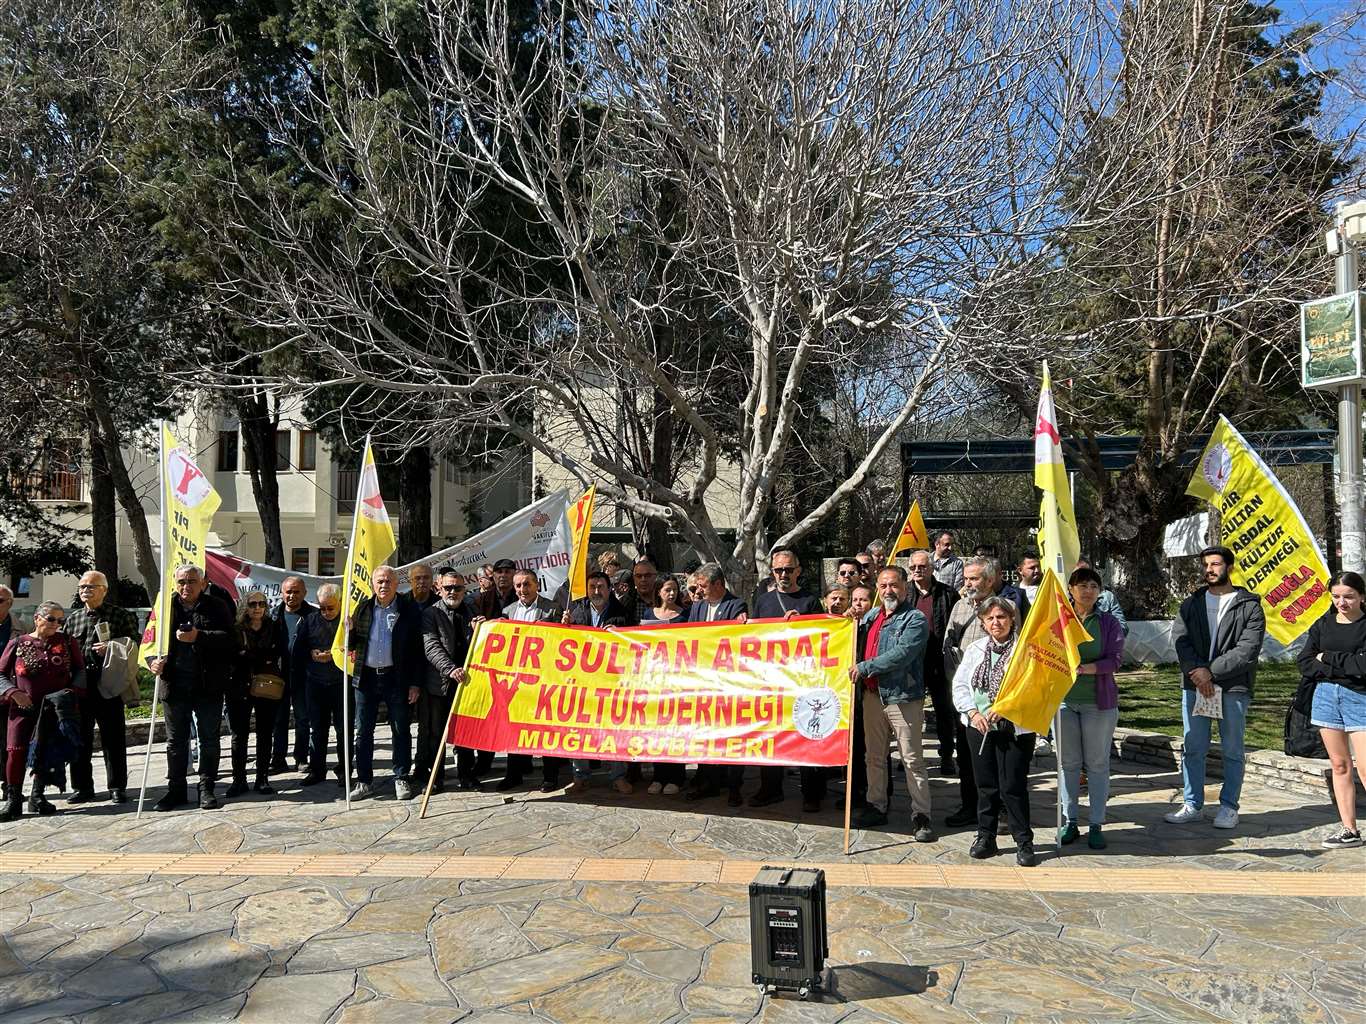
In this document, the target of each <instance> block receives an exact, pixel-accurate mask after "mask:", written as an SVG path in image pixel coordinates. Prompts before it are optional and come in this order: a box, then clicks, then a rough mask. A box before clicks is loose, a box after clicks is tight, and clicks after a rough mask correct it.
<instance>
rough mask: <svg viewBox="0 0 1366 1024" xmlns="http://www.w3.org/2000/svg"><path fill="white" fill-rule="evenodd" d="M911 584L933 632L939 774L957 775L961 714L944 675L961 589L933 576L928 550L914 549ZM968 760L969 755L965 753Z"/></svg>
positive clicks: (931, 679)
mask: <svg viewBox="0 0 1366 1024" xmlns="http://www.w3.org/2000/svg"><path fill="white" fill-rule="evenodd" d="M909 575H910V578H911V585H910V587H909V588H908V589H907V591H906V594H907V597H908V598H909V600H910V603H911V604H912V605H914V606H915V608H916V610H917V611H919V612H920V614H921V615H923V616H925V621H926V622H927V623H928V624H929V628H930V632H929V636H928V637H927V640H926V643H925V690H926V692H927V693H928V694H929V697H930V703H931V705H932V706H933V707H934V731H935V735H936V736H938V738H939V774H940V775H942V776H944V777H945V778H946V779H951V778H954V777H956V776H957V774H958V766H957V765H956V764H955V763H954V759H953V754H954V744H955V740H956V737H957V729H956V727H955V726H956V723H957V722H958V713H957V712H956V711H955V710H954V708H953V699H952V697H951V696H950V694H949V679H948V676H946V675H945V674H944V632H945V631H946V630H947V629H948V626H949V615H950V614H952V612H953V606H954V605H955V604H957V603H958V592H957V591H955V590H954V589H953V588H952V587H950V586H949V585H948V584H947V583H941V582H940V581H939V580H938V579H936V578H935V575H934V556H933V555H931V554H930V553H929V552H928V551H912V552H911V569H910V574H909ZM963 760H965V761H966V760H967V755H966V754H964V755H963Z"/></svg>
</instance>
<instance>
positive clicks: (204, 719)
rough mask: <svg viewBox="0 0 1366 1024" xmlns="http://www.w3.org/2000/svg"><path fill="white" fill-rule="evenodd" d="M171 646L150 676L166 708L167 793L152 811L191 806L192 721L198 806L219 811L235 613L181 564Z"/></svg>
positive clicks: (154, 662) (191, 568)
mask: <svg viewBox="0 0 1366 1024" xmlns="http://www.w3.org/2000/svg"><path fill="white" fill-rule="evenodd" d="M175 590H176V592H175V594H174V596H173V597H172V598H171V616H170V619H171V621H170V622H168V623H165V624H162V623H158V624H157V626H158V628H159V629H167V630H169V631H170V632H169V637H170V647H169V650H168V653H167V654H166V656H165V657H164V658H154V659H152V666H151V668H152V674H153V675H154V676H156V677H157V685H158V686H159V687H161V692H162V693H163V694H164V695H165V696H164V707H165V709H166V794H165V795H164V796H163V797H162V798H161V799H160V800H158V801H157V802H156V805H155V806H154V808H153V809H154V810H158V811H170V810H174V809H175V808H177V807H180V806H181V805H182V804H184V803H186V802H187V799H188V794H187V792H186V783H185V776H186V773H187V771H188V770H189V763H190V716H191V715H193V716H194V721H195V726H196V728H197V729H198V732H199V806H200V807H202V808H203V809H204V810H212V809H213V808H215V807H217V806H218V798H217V797H216V796H215V795H214V791H213V787H214V783H215V782H217V780H218V757H219V734H220V731H221V729H222V724H223V696H224V692H225V690H226V689H227V686H228V683H229V680H230V677H231V674H232V666H233V653H234V651H235V650H236V647H237V645H236V637H235V636H234V629H235V627H234V625H233V613H232V609H231V608H230V607H228V606H227V605H226V604H224V603H223V602H222V601H219V600H218V599H217V598H213V597H210V596H209V595H208V594H206V593H205V592H204V571H203V570H202V569H200V568H198V567H196V566H193V565H182V566H181V567H180V568H179V569H177V570H176V571H175Z"/></svg>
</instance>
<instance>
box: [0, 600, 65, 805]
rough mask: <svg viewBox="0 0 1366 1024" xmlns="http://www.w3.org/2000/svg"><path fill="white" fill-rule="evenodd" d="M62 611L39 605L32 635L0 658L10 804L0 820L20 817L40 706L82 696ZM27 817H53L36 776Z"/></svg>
mask: <svg viewBox="0 0 1366 1024" xmlns="http://www.w3.org/2000/svg"><path fill="white" fill-rule="evenodd" d="M65 622H66V612H65V611H63V610H62V606H61V605H59V604H58V603H57V602H56V601H44V602H43V603H42V604H40V605H39V606H38V610H37V611H36V612H35V613H34V616H33V631H32V632H30V633H24V634H23V635H21V636H16V637H14V638H13V639H12V640H10V642H9V643H8V644H7V645H6V646H5V650H4V652H3V653H0V701H3V702H4V704H5V705H6V707H7V709H8V720H9V721H8V725H7V728H6V730H5V749H6V756H5V781H6V782H8V783H9V800H8V801H6V803H5V806H4V809H3V811H0V821H14V820H16V819H17V818H20V817H22V811H21V806H22V801H23V799H24V764H25V761H26V759H27V756H28V746H29V741H30V740H31V739H32V738H33V731H34V728H35V727H36V726H37V724H38V716H39V714H40V713H41V711H42V706H43V701H44V700H45V699H47V698H48V697H49V696H51V695H52V694H54V693H60V692H61V691H63V690H74V691H75V692H76V694H77V696H78V697H79V696H83V695H84V694H85V661H84V660H83V659H82V658H81V648H80V645H79V644H77V643H76V641H75V640H74V639H72V638H71V637H69V636H67V635H66V634H65V633H64V632H62V626H63V624H64V623H65ZM28 812H29V814H56V813H57V808H56V807H54V806H52V804H50V803H48V801H46V800H44V799H43V778H42V776H41V774H38V773H35V775H34V781H33V793H32V795H31V796H30V797H29V801H28Z"/></svg>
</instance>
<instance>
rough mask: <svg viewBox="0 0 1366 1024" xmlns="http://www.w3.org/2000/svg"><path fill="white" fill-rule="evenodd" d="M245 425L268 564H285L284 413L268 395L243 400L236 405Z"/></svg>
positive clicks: (248, 466) (261, 393)
mask: <svg viewBox="0 0 1366 1024" xmlns="http://www.w3.org/2000/svg"><path fill="white" fill-rule="evenodd" d="M235 404H236V406H237V418H238V419H239V420H241V422H242V440H243V441H244V442H245V444H246V446H247V472H248V473H249V474H250V476H251V494H252V497H253V498H254V499H255V500H256V514H257V515H258V516H260V518H261V533H262V534H263V535H264V536H265V540H266V556H265V557H266V561H267V562H268V563H269V564H270V565H279V566H284V565H285V540H284V535H283V533H282V532H281V530H280V474H279V470H278V469H277V468H276V465H275V434H276V432H277V431H278V430H279V429H280V414H279V411H278V410H276V409H272V408H271V407H270V399H269V397H268V396H267V395H266V393H265V392H258V393H256V394H253V395H249V396H246V397H243V398H240V399H238V400H237V402H236V403H235Z"/></svg>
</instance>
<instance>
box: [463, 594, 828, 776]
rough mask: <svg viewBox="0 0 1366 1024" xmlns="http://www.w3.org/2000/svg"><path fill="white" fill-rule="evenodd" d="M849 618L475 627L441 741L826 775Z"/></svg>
mask: <svg viewBox="0 0 1366 1024" xmlns="http://www.w3.org/2000/svg"><path fill="white" fill-rule="evenodd" d="M853 661H854V622H853V620H852V619H844V618H836V617H834V616H828V615H809V616H803V617H799V618H795V619H792V620H789V621H785V622H779V621H768V622H752V623H748V624H734V623H727V624H711V625H678V626H655V627H652V628H644V629H619V630H602V629H592V628H590V627H584V626H561V625H553V624H550V623H526V622H513V621H510V620H507V619H498V620H495V621H492V622H487V623H485V624H484V625H483V626H482V627H481V628H480V630H479V633H478V635H477V636H476V638H475V643H474V650H473V652H472V654H471V657H470V662H469V677H468V679H467V681H466V682H465V683H463V684H462V685H461V688H460V697H459V700H458V703H457V706H456V709H455V715H454V717H452V719H451V722H450V729H449V733H450V742H452V743H454V744H456V745H458V746H462V747H473V748H476V749H479V750H496V751H506V752H508V753H517V754H541V755H548V756H551V757H570V758H574V757H583V758H594V759H597V760H602V761H635V760H640V761H672V762H680V763H689V762H709V763H731V764H783V765H812V766H833V765H843V764H846V763H848V760H849V727H850V721H851V719H850V706H849V704H850V693H851V687H850V683H849V668H850V666H851V665H852V664H853Z"/></svg>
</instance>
